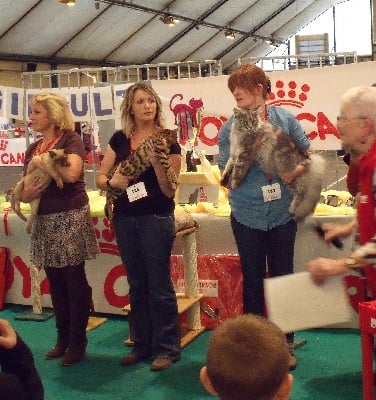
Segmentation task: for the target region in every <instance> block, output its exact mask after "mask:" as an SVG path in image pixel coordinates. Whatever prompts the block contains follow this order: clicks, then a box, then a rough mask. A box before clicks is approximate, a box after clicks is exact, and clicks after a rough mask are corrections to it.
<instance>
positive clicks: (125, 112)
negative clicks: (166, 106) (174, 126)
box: [120, 82, 165, 137]
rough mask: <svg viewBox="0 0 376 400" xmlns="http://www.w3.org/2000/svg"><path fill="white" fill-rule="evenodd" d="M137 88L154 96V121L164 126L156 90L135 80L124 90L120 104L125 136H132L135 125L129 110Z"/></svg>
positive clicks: (160, 126)
mask: <svg viewBox="0 0 376 400" xmlns="http://www.w3.org/2000/svg"><path fill="white" fill-rule="evenodd" d="M137 90H143V91H145V92H147V93H149V94H150V95H151V96H153V97H154V98H155V101H156V102H157V112H156V114H155V118H154V123H155V125H156V126H157V127H158V128H160V129H164V128H165V120H164V116H163V112H162V101H161V99H160V97H159V96H158V94H157V92H156V91H155V90H154V89H153V88H152V87H151V85H149V84H148V83H145V82H137V83H135V84H133V85H132V86H129V88H128V89H127V90H126V93H125V96H124V99H123V101H122V103H121V105H120V111H121V125H122V128H123V132H124V134H125V135H126V136H127V137H131V136H132V133H133V131H134V127H135V121H134V116H133V114H132V112H131V111H132V104H133V99H134V95H135V93H136V91H137Z"/></svg>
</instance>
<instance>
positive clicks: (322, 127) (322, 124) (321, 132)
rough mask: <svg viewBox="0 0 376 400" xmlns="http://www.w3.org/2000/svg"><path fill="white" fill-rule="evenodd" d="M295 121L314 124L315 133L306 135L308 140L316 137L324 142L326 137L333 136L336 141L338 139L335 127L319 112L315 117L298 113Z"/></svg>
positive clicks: (338, 135)
mask: <svg viewBox="0 0 376 400" xmlns="http://www.w3.org/2000/svg"><path fill="white" fill-rule="evenodd" d="M296 119H297V120H298V121H303V120H306V121H309V122H316V126H317V131H311V132H309V133H308V137H309V138H310V140H313V139H315V138H316V137H319V138H320V140H325V139H326V136H327V135H334V136H335V137H336V138H337V139H340V134H339V132H338V129H337V128H336V126H335V125H334V124H333V123H332V122H331V121H330V120H329V118H328V117H327V116H326V115H325V114H324V113H323V112H321V111H320V112H318V113H317V117H316V116H314V115H313V114H311V113H300V114H298V115H297V116H296Z"/></svg>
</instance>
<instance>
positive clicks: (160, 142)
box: [104, 129, 178, 219]
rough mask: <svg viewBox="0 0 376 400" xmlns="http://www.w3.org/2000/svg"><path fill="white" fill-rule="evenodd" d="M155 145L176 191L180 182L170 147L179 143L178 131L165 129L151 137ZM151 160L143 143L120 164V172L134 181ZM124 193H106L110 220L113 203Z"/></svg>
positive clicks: (171, 184) (106, 210)
mask: <svg viewBox="0 0 376 400" xmlns="http://www.w3.org/2000/svg"><path fill="white" fill-rule="evenodd" d="M150 139H151V140H152V142H153V144H154V150H155V152H156V154H157V157H158V158H159V161H160V162H161V164H162V165H163V166H164V167H165V169H166V171H167V179H168V182H169V184H170V186H171V188H172V189H173V190H176V188H177V185H178V180H177V177H176V175H175V172H174V170H173V169H172V168H171V166H170V163H169V160H168V155H169V151H170V146H171V145H172V144H173V143H176V142H177V141H178V138H177V129H175V130H170V129H163V130H161V131H159V132H157V133H156V134H154V135H152V136H151V137H150ZM118 165H119V164H117V165H115V166H114V167H113V168H112V169H111V171H110V173H109V174H108V178H109V179H111V177H112V176H113V174H114V173H115V171H116V169H117V167H118ZM150 165H151V164H150V159H149V155H148V152H147V149H146V142H145V141H143V142H142V143H141V144H140V146H138V147H137V149H136V150H135V151H134V152H132V153H131V154H130V155H129V156H128V157H127V158H126V159H125V160H123V161H121V162H120V169H119V172H120V173H121V174H122V175H124V176H130V177H132V178H133V179H136V178H138V177H139V176H140V175H141V174H142V173H143V172H145V171H146V169H147V168H149V167H150ZM123 193H124V191H123V190H121V189H116V190H107V191H106V205H105V209H104V210H105V215H106V216H107V218H108V219H112V211H113V203H114V200H116V199H117V198H118V197H119V196H120V195H122V194H123Z"/></svg>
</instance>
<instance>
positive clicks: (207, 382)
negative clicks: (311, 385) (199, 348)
mask: <svg viewBox="0 0 376 400" xmlns="http://www.w3.org/2000/svg"><path fill="white" fill-rule="evenodd" d="M289 357H290V353H289V349H288V345H287V342H286V337H285V334H284V333H283V332H282V331H281V329H280V328H279V327H278V326H277V325H275V324H274V323H272V322H270V321H268V320H267V319H265V318H262V317H259V316H256V315H252V314H245V315H241V316H239V317H236V318H232V319H228V320H226V321H225V322H223V323H222V324H221V325H219V326H218V328H216V329H215V330H214V332H213V333H212V335H211V337H210V339H209V344H208V349H207V364H206V366H205V367H203V368H202V370H201V373H200V378H201V381H202V383H203V385H204V387H205V388H206V389H207V390H208V392H209V393H211V394H213V395H216V396H218V397H219V398H220V399H222V400H241V399H248V400H277V399H279V400H284V399H288V398H289V395H290V391H291V387H292V381H293V378H292V375H291V374H289Z"/></svg>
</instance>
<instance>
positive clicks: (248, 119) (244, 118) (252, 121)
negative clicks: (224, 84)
mask: <svg viewBox="0 0 376 400" xmlns="http://www.w3.org/2000/svg"><path fill="white" fill-rule="evenodd" d="M234 122H235V124H236V127H237V129H239V130H241V131H244V132H249V131H251V132H252V131H255V130H256V129H257V127H258V125H259V115H258V109H257V108H255V109H242V108H240V109H239V108H234Z"/></svg>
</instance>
